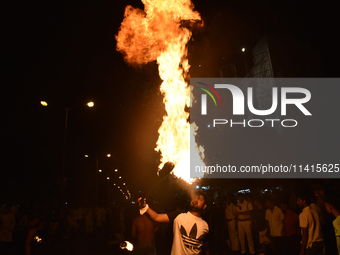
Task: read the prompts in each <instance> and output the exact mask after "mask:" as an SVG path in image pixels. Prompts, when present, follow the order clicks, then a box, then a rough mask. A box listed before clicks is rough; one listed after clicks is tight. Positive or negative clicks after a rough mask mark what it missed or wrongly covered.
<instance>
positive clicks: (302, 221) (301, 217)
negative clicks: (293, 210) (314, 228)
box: [299, 213, 308, 228]
mask: <svg viewBox="0 0 340 255" xmlns="http://www.w3.org/2000/svg"><path fill="white" fill-rule="evenodd" d="M299 222H300V227H301V228H307V227H308V219H307V216H306V215H304V214H302V213H300V215H299Z"/></svg>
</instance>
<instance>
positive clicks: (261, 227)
mask: <svg viewBox="0 0 340 255" xmlns="http://www.w3.org/2000/svg"><path fill="white" fill-rule="evenodd" d="M254 207H255V209H254V210H253V215H254V225H255V227H254V228H255V231H257V232H258V233H259V242H260V245H261V249H262V252H263V254H264V255H266V254H267V250H266V245H268V244H270V246H271V247H272V250H274V247H273V243H272V241H270V239H269V238H268V237H267V231H269V230H267V221H266V208H265V207H264V206H263V201H262V199H260V198H255V199H254Z"/></svg>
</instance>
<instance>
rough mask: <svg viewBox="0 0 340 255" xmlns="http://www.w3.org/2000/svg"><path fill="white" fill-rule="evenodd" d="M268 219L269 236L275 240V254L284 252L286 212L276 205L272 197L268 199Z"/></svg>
mask: <svg viewBox="0 0 340 255" xmlns="http://www.w3.org/2000/svg"><path fill="white" fill-rule="evenodd" d="M266 205H267V208H268V209H267V210H266V220H267V229H268V230H269V231H267V237H268V238H269V239H271V240H272V241H273V244H274V250H275V254H283V249H284V244H283V236H284V228H283V219H284V214H283V212H282V210H281V209H280V208H279V207H277V206H275V205H274V201H273V200H272V199H271V198H267V199H266Z"/></svg>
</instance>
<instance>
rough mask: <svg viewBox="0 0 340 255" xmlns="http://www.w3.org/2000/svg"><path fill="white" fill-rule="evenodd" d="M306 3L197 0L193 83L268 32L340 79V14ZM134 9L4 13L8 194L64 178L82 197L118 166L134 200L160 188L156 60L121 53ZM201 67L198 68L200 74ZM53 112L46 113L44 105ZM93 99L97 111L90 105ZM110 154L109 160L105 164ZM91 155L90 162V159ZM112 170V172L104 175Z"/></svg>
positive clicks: (110, 5)
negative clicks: (121, 37) (307, 52)
mask: <svg viewBox="0 0 340 255" xmlns="http://www.w3.org/2000/svg"><path fill="white" fill-rule="evenodd" d="M300 2H301V1H299V2H297V1H280V2H278V1H269V0H264V1H251V0H245V1H201V0H200V1H194V4H195V10H197V11H198V12H200V13H201V16H202V19H203V21H204V22H205V27H204V28H203V29H200V30H198V31H194V32H193V38H194V39H195V40H194V41H191V42H190V43H189V56H188V57H189V63H190V64H191V65H192V68H191V71H190V74H191V76H192V77H218V75H219V73H218V68H219V67H221V66H223V65H225V64H228V63H233V62H234V61H237V60H238V59H239V58H240V54H241V52H240V49H241V48H242V47H245V48H246V49H251V48H252V47H253V46H254V45H255V44H256V42H257V41H258V40H259V39H260V38H261V37H262V36H263V34H264V33H289V34H293V35H294V36H295V38H296V40H297V41H298V42H303V43H307V44H309V45H310V47H311V49H312V51H311V52H312V54H315V56H316V57H318V58H319V59H320V63H319V67H320V69H321V70H322V73H323V77H338V76H339V75H338V74H339V72H338V70H339V69H338V68H339V67H338V61H337V57H336V52H337V49H336V47H338V43H337V42H338V41H337V40H336V39H335V38H336V35H337V34H338V30H339V21H338V19H337V15H335V9H336V8H335V7H334V6H332V5H331V4H330V3H324V2H322V3H321V2H313V1H309V2H304V3H302V2H301V3H300ZM127 5H132V6H133V7H138V8H143V5H142V3H141V2H140V1H137V0H128V1H33V2H32V1H31V2H27V1H17V2H11V3H10V4H8V5H7V6H5V8H4V10H5V16H4V19H3V24H4V36H3V37H2V38H3V40H2V42H3V44H2V56H3V57H2V62H3V67H4V68H3V71H2V77H4V79H3V82H2V88H3V93H2V98H3V101H4V107H2V125H1V144H2V148H3V149H2V153H1V155H2V157H1V158H2V159H1V163H2V164H1V165H2V166H1V169H2V174H1V180H0V182H1V183H0V184H1V189H2V194H4V196H8V194H15V193H16V194H34V192H42V191H45V193H46V194H47V196H48V195H49V194H51V195H52V193H53V194H54V192H55V191H54V189H55V183H56V179H57V177H60V176H61V169H62V148H63V135H64V121H65V110H64V109H63V108H62V107H64V108H65V107H69V108H70V109H69V116H68V129H67V154H66V155H67V157H66V166H65V176H67V177H69V183H72V184H73V185H74V187H76V188H79V189H84V187H86V186H87V185H88V183H90V182H91V180H92V179H93V176H94V174H95V173H94V172H95V170H96V161H95V158H96V157H98V158H99V162H100V164H101V166H102V167H103V169H104V168H105V167H106V169H111V170H112V169H114V168H118V169H119V170H121V173H122V176H123V179H124V180H125V181H126V183H127V185H128V186H129V187H130V189H131V190H132V192H133V194H137V192H138V191H139V190H141V189H145V188H146V187H147V186H148V184H150V183H152V182H154V181H156V180H157V176H156V171H157V166H158V164H159V157H160V156H159V154H158V153H156V152H155V151H154V147H155V143H156V141H157V138H158V133H157V130H158V128H159V126H160V125H161V122H162V117H163V115H164V114H165V110H164V106H163V103H162V99H163V98H162V95H161V94H160V92H159V85H160V84H161V80H160V78H159V77H158V70H157V65H156V63H155V62H153V63H149V64H147V65H145V66H142V67H139V68H136V67H131V66H128V65H127V64H126V63H125V62H124V60H123V56H122V55H121V54H120V53H119V52H117V51H116V50H115V47H116V41H115V35H116V34H117V33H118V28H119V27H120V23H121V22H122V20H123V14H124V9H125V7H126V6H127ZM199 65H201V67H199ZM41 100H45V101H47V102H48V103H49V104H50V106H49V107H42V106H41V105H40V103H39V102H40V101H41ZM90 100H92V101H94V103H95V107H94V108H87V107H85V104H86V102H88V101H90ZM106 153H111V154H112V156H113V157H112V158H110V159H107V158H105V155H106ZM84 154H88V155H89V158H85V157H84ZM104 170H105V169H104Z"/></svg>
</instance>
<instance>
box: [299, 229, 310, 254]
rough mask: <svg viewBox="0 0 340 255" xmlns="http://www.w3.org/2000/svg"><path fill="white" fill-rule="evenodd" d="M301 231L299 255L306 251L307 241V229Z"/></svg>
mask: <svg viewBox="0 0 340 255" xmlns="http://www.w3.org/2000/svg"><path fill="white" fill-rule="evenodd" d="M301 229H302V237H301V250H300V255H304V254H305V251H306V246H307V241H308V230H307V228H301Z"/></svg>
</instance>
